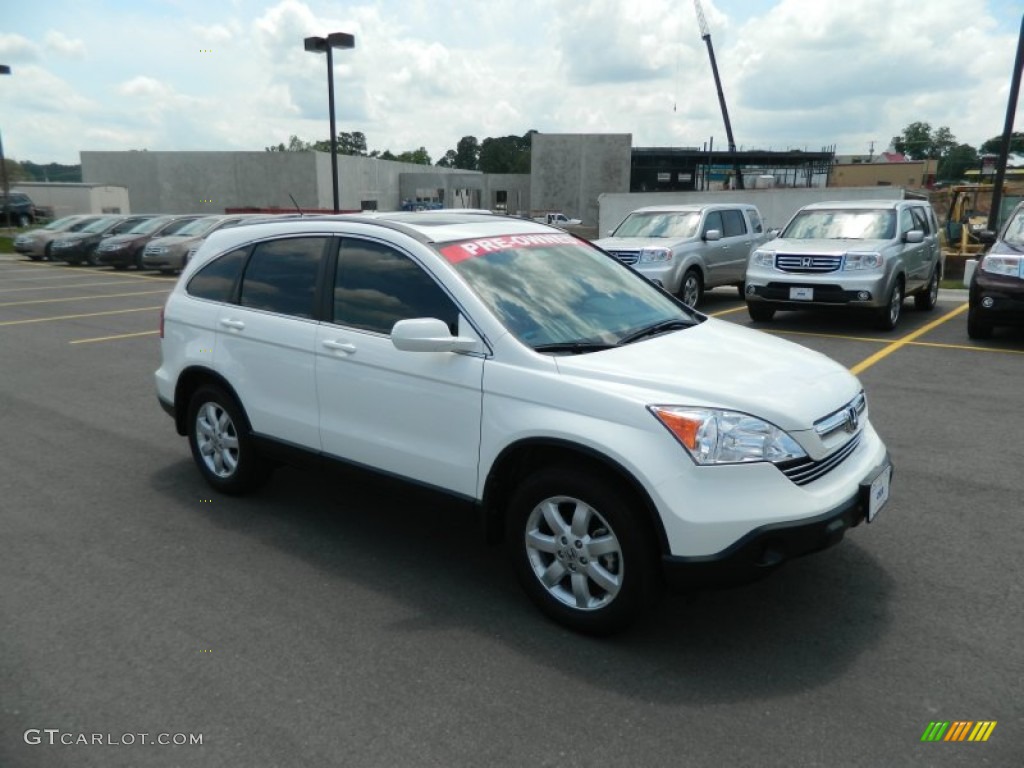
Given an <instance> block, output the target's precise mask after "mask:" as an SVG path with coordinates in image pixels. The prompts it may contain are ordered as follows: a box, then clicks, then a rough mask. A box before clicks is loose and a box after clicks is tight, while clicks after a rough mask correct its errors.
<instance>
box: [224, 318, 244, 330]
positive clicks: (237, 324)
mask: <svg viewBox="0 0 1024 768" xmlns="http://www.w3.org/2000/svg"><path fill="white" fill-rule="evenodd" d="M220 324H221V325H223V326H224V327H225V328H233V329H234V330H236V331H241V330H242V329H244V328H245V323H244V322H242V321H241V320H232V319H231V318H228V317H223V318H221V321H220Z"/></svg>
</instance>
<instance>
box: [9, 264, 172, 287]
mask: <svg viewBox="0 0 1024 768" xmlns="http://www.w3.org/2000/svg"><path fill="white" fill-rule="evenodd" d="M26 267H27V268H26V269H24V270H3V269H0V275H4V274H10V273H12V272H16V271H23V272H34V271H38V270H40V269H49V270H54V269H59V270H61V271H67V272H76V273H77V274H79V275H80V274H82V272H88V271H89V269H88V267H86V268H84V269H83V268H82V267H81V266H78V267H71V266H67V267H59V266H57V265H56V264H53V263H52V262H42V263H39V264H33V265H26ZM91 274H93V275H95V276H96V277H100V276H104V277H107V276H109V277H116V278H118V279H124V278H128V279H131V280H159V281H160V282H163V283H167V282H170V283H173V282H174V279H173V278H172V277H170V276H166V275H161V276H158V275H140V274H138V273H137V272H128V273H126V272H124V271H122V270H119V269H116V270H112V271H106V272H100V271H98V270H94V271H92V273H91ZM64 277H67V275H53V276H52V277H50V278H49V279H52V280H55V279H60V278H64ZM13 279H14V280H31V279H46V278H28V277H15V278H13Z"/></svg>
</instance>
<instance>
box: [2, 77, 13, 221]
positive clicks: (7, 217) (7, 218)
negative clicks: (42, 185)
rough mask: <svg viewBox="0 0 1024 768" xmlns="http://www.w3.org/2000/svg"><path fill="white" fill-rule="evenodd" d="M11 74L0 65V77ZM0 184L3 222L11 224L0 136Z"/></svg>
mask: <svg viewBox="0 0 1024 768" xmlns="http://www.w3.org/2000/svg"><path fill="white" fill-rule="evenodd" d="M9 74H11V68H10V67H9V66H7V65H6V64H0V75H9ZM0 177H2V178H0V184H3V192H4V211H3V214H4V220H5V221H6V222H7V223H8V224H10V223H11V185H10V183H9V182H8V181H7V160H6V159H4V140H3V137H2V136H0Z"/></svg>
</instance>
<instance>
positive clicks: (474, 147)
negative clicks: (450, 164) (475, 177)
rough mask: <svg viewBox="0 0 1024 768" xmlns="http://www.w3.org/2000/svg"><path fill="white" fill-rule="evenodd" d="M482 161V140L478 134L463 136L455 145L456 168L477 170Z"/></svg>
mask: <svg viewBox="0 0 1024 768" xmlns="http://www.w3.org/2000/svg"><path fill="white" fill-rule="evenodd" d="M479 163H480V142H478V141H477V140H476V136H463V137H462V138H461V139H459V143H458V144H456V145H455V165H454V167H455V168H464V169H465V170H467V171H475V170H477V169H478V168H479Z"/></svg>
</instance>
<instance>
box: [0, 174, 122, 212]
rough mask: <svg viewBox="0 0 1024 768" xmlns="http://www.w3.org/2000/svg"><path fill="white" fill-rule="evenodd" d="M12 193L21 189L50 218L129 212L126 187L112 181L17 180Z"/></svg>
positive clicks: (12, 186)
mask: <svg viewBox="0 0 1024 768" xmlns="http://www.w3.org/2000/svg"><path fill="white" fill-rule="evenodd" d="M11 190H12V191H14V192H24V193H25V194H26V195H28V196H29V197H30V198H31V199H32V202H33V203H35V205H36V206H37V207H39V208H45V209H47V210H48V211H50V213H51V214H52V216H53V218H55V219H59V218H60V217H61V216H69V215H70V214H73V213H131V212H132V209H131V205H130V202H129V199H128V189H127V187H124V186H117V185H112V184H81V183H74V182H53V181H19V182H15V183H14V184H11Z"/></svg>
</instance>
